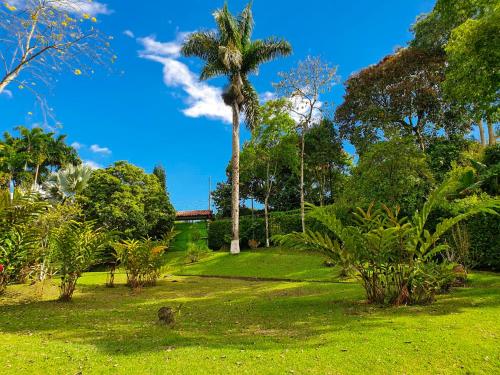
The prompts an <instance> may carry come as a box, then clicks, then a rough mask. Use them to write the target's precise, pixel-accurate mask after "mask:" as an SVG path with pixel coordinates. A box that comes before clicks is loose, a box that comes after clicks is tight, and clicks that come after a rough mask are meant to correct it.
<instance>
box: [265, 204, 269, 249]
mask: <svg viewBox="0 0 500 375" xmlns="http://www.w3.org/2000/svg"><path fill="white" fill-rule="evenodd" d="M264 221H265V223H266V247H270V244H269V194H266V198H265V199H264Z"/></svg>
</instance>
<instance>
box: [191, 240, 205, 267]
mask: <svg viewBox="0 0 500 375" xmlns="http://www.w3.org/2000/svg"><path fill="white" fill-rule="evenodd" d="M207 252H208V249H207V248H206V244H205V246H202V245H200V244H196V243H194V242H188V244H187V254H186V257H187V260H188V261H189V263H196V262H198V261H199V260H200V259H201V258H202V257H203V256H204V255H205V254H207Z"/></svg>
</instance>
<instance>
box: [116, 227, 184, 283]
mask: <svg viewBox="0 0 500 375" xmlns="http://www.w3.org/2000/svg"><path fill="white" fill-rule="evenodd" d="M174 235H175V233H174V232H170V233H169V234H168V235H167V236H166V237H165V238H164V239H163V240H161V241H155V240H153V239H151V238H145V239H142V240H124V241H121V242H117V243H114V244H113V248H114V250H115V252H116V259H117V260H118V261H119V262H120V263H121V265H122V266H123V267H124V268H125V270H126V272H127V284H128V285H129V286H130V287H132V288H134V289H136V288H140V287H143V286H152V285H155V284H156V281H157V279H158V277H159V276H160V271H161V268H162V267H163V265H164V264H165V258H164V253H165V251H166V250H167V249H168V247H169V244H170V241H171V239H172V238H173V237H174Z"/></svg>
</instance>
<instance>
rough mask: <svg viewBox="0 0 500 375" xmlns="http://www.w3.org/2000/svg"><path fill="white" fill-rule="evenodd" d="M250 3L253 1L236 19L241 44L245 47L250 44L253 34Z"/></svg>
mask: <svg viewBox="0 0 500 375" xmlns="http://www.w3.org/2000/svg"><path fill="white" fill-rule="evenodd" d="M252 3H253V1H250V2H249V3H248V5H247V6H246V7H245V9H244V10H243V12H241V14H240V15H239V17H238V27H239V29H240V35H241V42H242V45H243V46H246V45H248V44H249V43H250V37H251V36H252V32H253V26H254V21H253V14H252Z"/></svg>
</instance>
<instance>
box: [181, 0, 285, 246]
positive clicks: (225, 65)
mask: <svg viewBox="0 0 500 375" xmlns="http://www.w3.org/2000/svg"><path fill="white" fill-rule="evenodd" d="M251 6H252V3H251V2H250V3H249V4H248V5H247V7H246V8H245V9H244V10H243V12H241V14H240V15H239V16H237V17H235V16H233V15H232V14H231V13H230V12H229V9H228V6H227V3H226V4H225V5H224V7H223V8H222V9H219V10H217V11H216V12H215V13H214V18H215V23H216V24H217V31H199V32H195V33H193V34H191V35H190V36H189V37H188V38H187V40H186V42H185V43H184V45H183V47H182V54H183V55H184V56H186V57H191V56H196V57H199V58H201V59H202V60H205V62H206V64H205V66H204V68H203V70H202V72H201V75H200V80H207V79H210V78H213V77H217V76H226V77H227V78H228V81H229V82H228V85H227V87H226V88H225V90H224V93H223V95H222V98H223V100H224V103H225V104H226V105H228V106H230V107H231V109H232V112H233V134H232V137H233V142H232V147H233V155H232V214H231V216H232V232H233V237H232V241H231V253H233V254H238V253H239V252H240V245H239V204H240V194H239V154H240V139H239V134H240V114H241V112H243V114H244V116H245V121H246V124H247V126H248V127H250V128H252V127H253V126H254V125H255V123H256V121H257V112H258V107H259V97H258V95H257V92H256V91H255V89H254V88H253V86H252V84H251V82H250V80H249V78H248V76H249V75H250V74H251V73H256V72H257V71H258V68H259V65H261V64H262V63H264V62H267V61H271V60H273V59H275V58H276V57H278V56H286V55H289V54H290V53H291V52H292V48H291V46H290V44H289V43H288V42H286V41H284V40H279V39H277V38H268V39H266V40H255V41H252V40H251V36H252V31H253V26H254V22H253V15H252V10H251Z"/></svg>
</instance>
